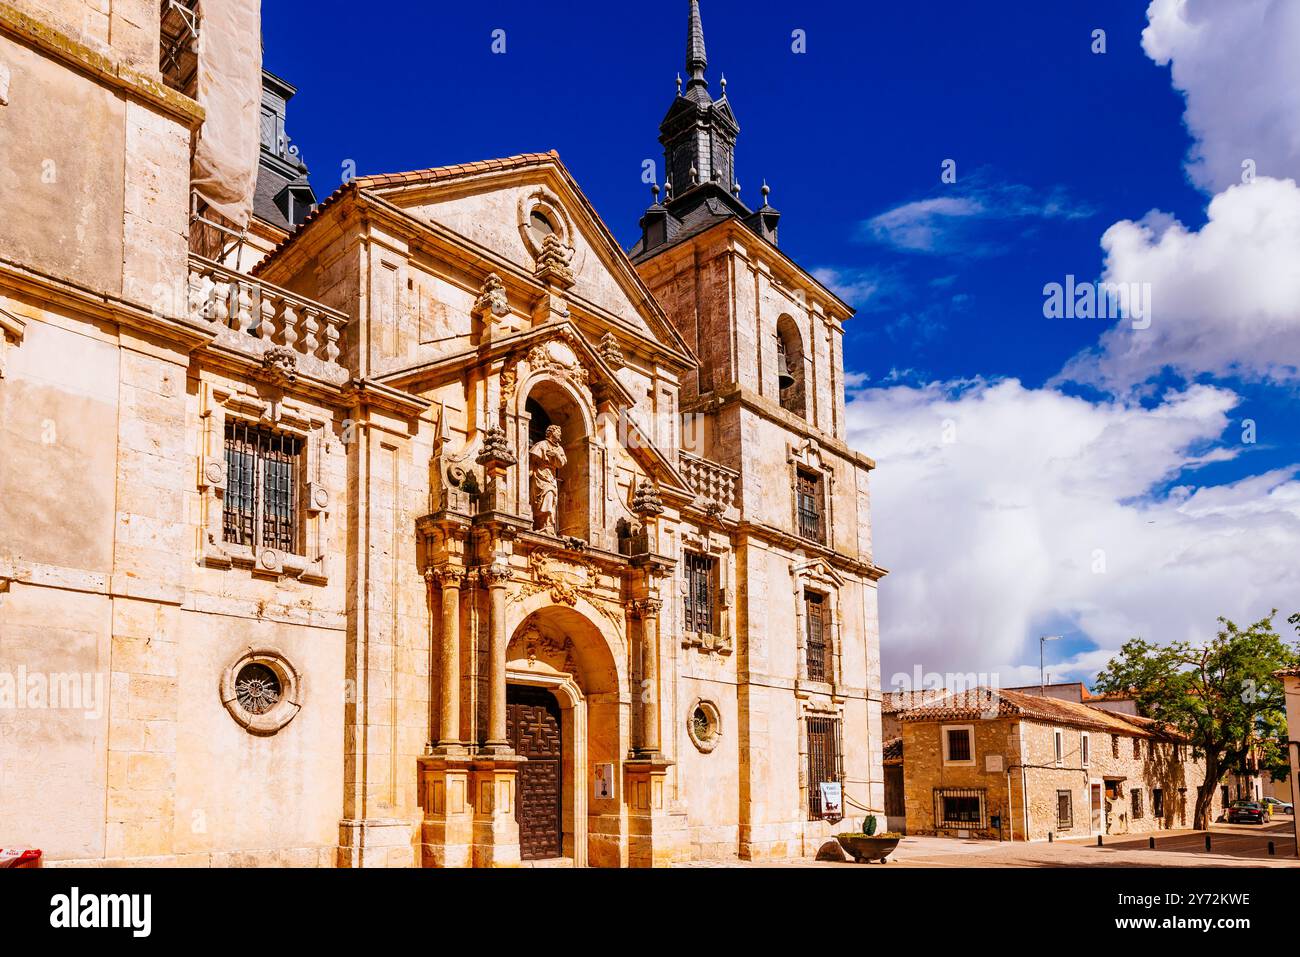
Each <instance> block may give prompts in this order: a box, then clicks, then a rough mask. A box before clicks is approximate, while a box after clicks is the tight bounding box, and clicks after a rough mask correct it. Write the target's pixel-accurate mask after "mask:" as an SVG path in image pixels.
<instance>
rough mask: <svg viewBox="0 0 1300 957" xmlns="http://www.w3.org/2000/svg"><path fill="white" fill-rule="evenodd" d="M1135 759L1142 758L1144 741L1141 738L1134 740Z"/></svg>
mask: <svg viewBox="0 0 1300 957" xmlns="http://www.w3.org/2000/svg"><path fill="white" fill-rule="evenodd" d="M1133 757H1135V758H1140V757H1142V739H1141V738H1134V739H1133Z"/></svg>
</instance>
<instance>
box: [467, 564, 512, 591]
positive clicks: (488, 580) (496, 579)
mask: <svg viewBox="0 0 1300 957" xmlns="http://www.w3.org/2000/svg"><path fill="white" fill-rule="evenodd" d="M474 571H475V574H477V575H478V579H479V581H481V582H482V583H483V584H484V585H486V586H487V587H488V588H504V587H505V584H506V582H508V581H510V579H511V577H512V576H513V575H514V572H513V571H512V570H511V568H510V566H509V565H507V564H506V563H505V562H502V561H494V562H493V563H492V564H491V565H480V566H479V567H478V568H476V569H475V570H474Z"/></svg>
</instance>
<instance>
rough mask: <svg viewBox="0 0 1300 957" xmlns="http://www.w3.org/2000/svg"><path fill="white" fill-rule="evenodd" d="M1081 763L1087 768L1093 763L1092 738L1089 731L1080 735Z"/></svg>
mask: <svg viewBox="0 0 1300 957" xmlns="http://www.w3.org/2000/svg"><path fill="white" fill-rule="evenodd" d="M1079 763H1080V764H1082V765H1083V766H1084V767H1085V768H1086V767H1087V766H1088V765H1089V764H1091V763H1092V738H1091V737H1090V736H1089V734H1088V732H1087V731H1084V732H1083V733H1082V734H1080V735H1079Z"/></svg>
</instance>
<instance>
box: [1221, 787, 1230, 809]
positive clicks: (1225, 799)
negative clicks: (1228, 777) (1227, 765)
mask: <svg viewBox="0 0 1300 957" xmlns="http://www.w3.org/2000/svg"><path fill="white" fill-rule="evenodd" d="M1219 797H1220V798H1222V800H1223V806H1224V807H1225V808H1226V807H1227V806H1228V805H1229V804H1231V803H1232V795H1231V793H1230V792H1229V791H1228V786H1227V785H1226V784H1225V785H1224V786H1223V787H1221V788H1219Z"/></svg>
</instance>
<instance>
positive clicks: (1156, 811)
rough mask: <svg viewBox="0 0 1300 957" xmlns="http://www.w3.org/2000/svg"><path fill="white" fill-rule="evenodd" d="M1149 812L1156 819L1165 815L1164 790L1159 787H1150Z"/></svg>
mask: <svg viewBox="0 0 1300 957" xmlns="http://www.w3.org/2000/svg"><path fill="white" fill-rule="evenodd" d="M1151 813H1152V814H1153V815H1155V816H1156V818H1157V819H1161V818H1163V817H1164V816H1165V792H1164V791H1163V790H1161V789H1160V788H1152V789H1151Z"/></svg>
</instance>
